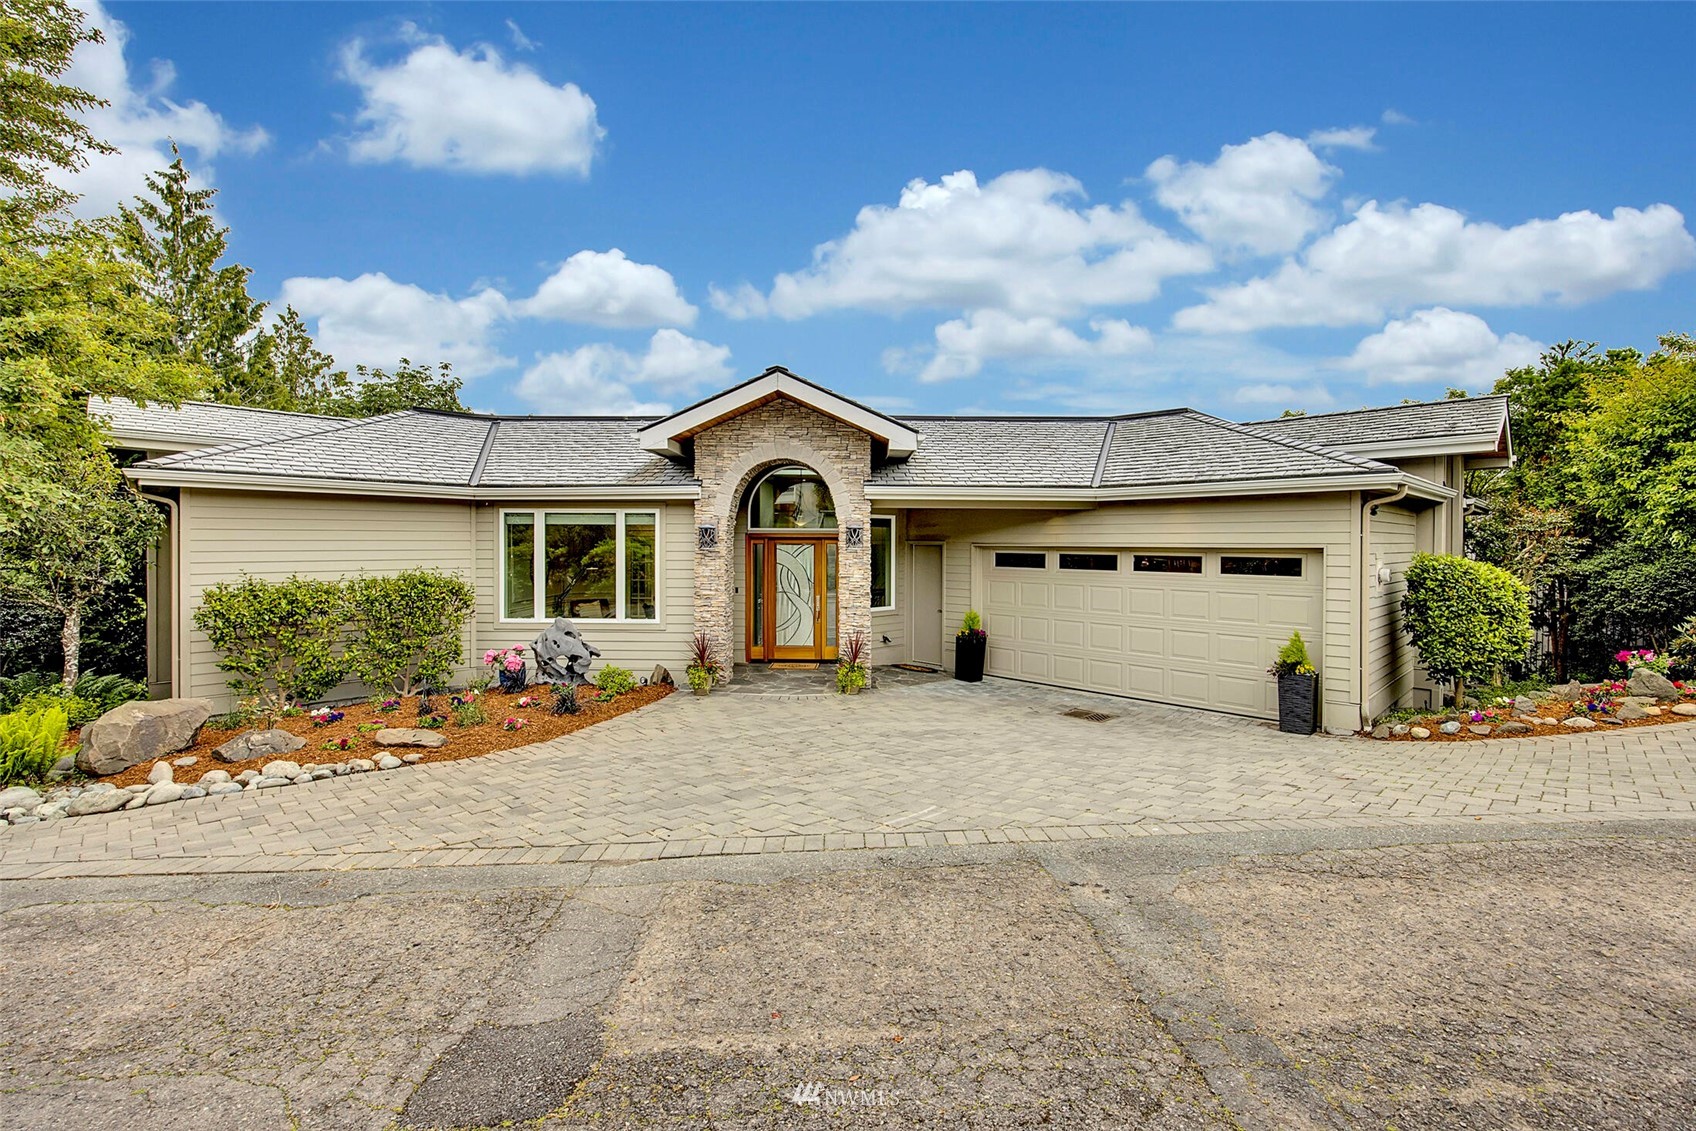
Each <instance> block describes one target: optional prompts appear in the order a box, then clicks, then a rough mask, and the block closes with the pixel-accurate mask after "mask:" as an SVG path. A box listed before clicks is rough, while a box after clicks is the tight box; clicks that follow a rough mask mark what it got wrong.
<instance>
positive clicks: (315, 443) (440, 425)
mask: <svg viewBox="0 0 1696 1131" xmlns="http://www.w3.org/2000/svg"><path fill="white" fill-rule="evenodd" d="M489 424H490V421H489V420H488V419H487V418H481V419H479V418H477V417H473V416H456V415H452V414H448V413H433V412H418V411H416V410H407V411H404V412H391V413H388V414H387V415H384V416H373V417H369V418H366V419H362V420H337V421H335V422H334V423H333V424H330V425H329V426H327V427H325V428H323V429H322V430H320V431H317V432H313V433H310V434H308V435H304V436H289V437H285V438H283V439H277V440H271V441H269V442H251V441H250V442H248V443H241V444H226V445H224V446H223V447H218V448H205V449H202V450H200V451H193V452H182V453H181V454H179V455H173V456H163V457H161V458H159V459H155V460H149V461H148V462H146V463H144V464H142V465H141V466H143V467H148V468H158V469H160V470H167V469H168V470H179V471H183V470H186V471H198V472H222V473H224V474H227V475H274V476H279V477H287V478H304V479H333V480H352V481H356V482H371V483H425V484H434V485H459V486H464V485H465V484H467V483H469V482H470V480H471V472H472V470H473V469H474V468H475V467H476V466H477V457H478V456H479V455H481V454H482V451H483V440H484V438H485V437H486V436H487V435H488V431H489Z"/></svg>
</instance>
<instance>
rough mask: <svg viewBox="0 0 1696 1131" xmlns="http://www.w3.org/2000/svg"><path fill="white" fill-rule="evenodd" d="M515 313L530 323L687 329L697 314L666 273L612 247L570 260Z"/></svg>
mask: <svg viewBox="0 0 1696 1131" xmlns="http://www.w3.org/2000/svg"><path fill="white" fill-rule="evenodd" d="M518 309H519V313H521V314H524V315H526V316H528V317H531V318H555V319H558V320H560V321H562V322H582V323H587V324H588V325H591V326H609V327H632V326H660V325H667V324H672V325H678V326H689V325H693V324H694V321H695V314H696V310H695V308H694V307H693V306H691V305H690V304H689V303H688V302H686V301H684V298H683V296H682V295H681V294H679V293H678V291H677V282H676V280H674V279H673V278H672V277H671V273H670V272H668V271H666V270H665V269H664V268H663V267H655V266H653V265H652V264H649V263H635V262H633V261H631V260H630V259H628V258H626V257H625V254H624V252H622V251H620V250H619V249H618V248H616V247H615V248H613V249H612V250H611V251H580V252H578V253H577V254H576V255H573V256H572V257H571V258H570V259H567V260H566V261H565V262H564V263H563V264H561V265H560V268H559V270H557V271H555V272H554V273H553V274H552V275H550V276H548V278H547V279H546V280H544V281H543V283H542V285H541V286H540V287H539V288H537V290H536V294H535V296H534V297H532V298H529V299H526V300H524V301H523V302H521V303H519V304H518Z"/></svg>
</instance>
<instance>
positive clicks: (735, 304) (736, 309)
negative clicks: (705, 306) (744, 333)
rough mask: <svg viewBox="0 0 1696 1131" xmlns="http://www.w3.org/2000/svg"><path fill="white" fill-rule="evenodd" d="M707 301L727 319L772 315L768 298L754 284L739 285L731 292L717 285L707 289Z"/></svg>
mask: <svg viewBox="0 0 1696 1131" xmlns="http://www.w3.org/2000/svg"><path fill="white" fill-rule="evenodd" d="M707 301H709V302H711V303H712V304H713V309H714V310H716V311H718V312H719V313H720V314H722V315H724V316H725V317H727V318H735V319H743V318H764V317H765V316H766V315H768V314H770V313H771V306H770V304H768V303H767V302H766V296H765V295H763V294H761V293H760V291H759V288H758V287H755V286H754V285H753V284H752V283H737V284H736V285H735V286H734V287H732V288H730V289H729V290H726V289H724V288H723V287H721V286H719V285H718V284H717V283H713V284H710V285H709V286H708V287H707Z"/></svg>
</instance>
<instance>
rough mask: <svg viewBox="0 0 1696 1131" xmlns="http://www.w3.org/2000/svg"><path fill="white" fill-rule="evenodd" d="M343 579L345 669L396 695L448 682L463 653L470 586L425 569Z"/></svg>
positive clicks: (471, 594) (471, 598)
mask: <svg viewBox="0 0 1696 1131" xmlns="http://www.w3.org/2000/svg"><path fill="white" fill-rule="evenodd" d="M346 585H347V607H348V613H349V616H350V618H351V620H352V630H353V635H352V636H351V637H350V638H349V640H348V643H347V654H346V660H347V667H348V670H349V671H351V672H353V673H354V674H356V675H358V676H359V678H360V679H361V680H363V681H364V682H365V684H366V685H367V686H369V687H375V688H381V689H382V690H384V691H393V692H394V693H395V694H396V695H411V694H413V693H414V692H416V691H417V690H418V689H419V688H420V687H425V686H428V687H439V686H441V685H442V684H443V683H445V682H447V676H448V673H449V672H451V671H452V670H453V668H454V666H455V665H456V664H458V663H459V661H460V659H461V658H462V657H463V656H464V654H465V653H464V644H465V642H464V631H465V618H466V617H467V616H469V615H470V613H471V609H472V606H473V604H474V603H475V601H476V599H477V595H476V594H475V593H474V592H473V591H472V589H471V586H469V585H467V584H466V583H465V582H464V581H462V580H461V579H460V578H458V577H455V576H454V575H453V574H450V573H441V572H438V571H436V570H429V569H409V570H405V571H403V572H401V573H397V574H392V575H389V576H385V577H365V576H361V577H357V578H354V579H353V580H352V581H349V582H347V583H346Z"/></svg>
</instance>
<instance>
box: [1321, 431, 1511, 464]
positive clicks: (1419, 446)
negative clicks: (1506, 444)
mask: <svg viewBox="0 0 1696 1131" xmlns="http://www.w3.org/2000/svg"><path fill="white" fill-rule="evenodd" d="M1500 444H1501V431H1500V430H1499V429H1498V430H1497V431H1494V432H1467V433H1465V434H1463V435H1459V436H1445V437H1443V438H1441V439H1425V440H1373V441H1365V440H1359V441H1355V442H1353V443H1349V444H1325V445H1324V446H1325V447H1327V448H1330V449H1331V450H1333V451H1338V452H1348V453H1349V454H1350V455H1357V456H1369V457H1371V458H1372V459H1406V458H1410V457H1415V456H1479V455H1495V454H1496V453H1497V452H1498V451H1499V450H1500Z"/></svg>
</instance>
